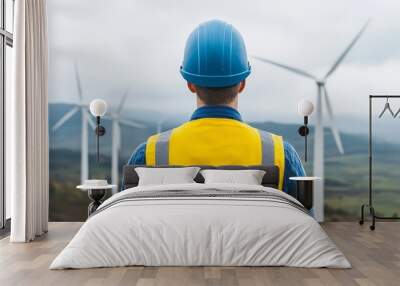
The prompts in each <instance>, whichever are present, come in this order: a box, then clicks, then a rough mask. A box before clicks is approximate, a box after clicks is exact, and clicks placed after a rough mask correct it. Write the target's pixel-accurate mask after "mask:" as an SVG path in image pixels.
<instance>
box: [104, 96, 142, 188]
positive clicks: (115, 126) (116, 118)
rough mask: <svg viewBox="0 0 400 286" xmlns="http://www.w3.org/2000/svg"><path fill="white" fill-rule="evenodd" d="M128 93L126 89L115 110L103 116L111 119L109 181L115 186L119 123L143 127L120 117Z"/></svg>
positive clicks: (117, 171)
mask: <svg viewBox="0 0 400 286" xmlns="http://www.w3.org/2000/svg"><path fill="white" fill-rule="evenodd" d="M128 93H129V90H127V91H126V92H125V93H124V95H123V96H122V99H121V101H120V103H119V105H118V108H117V110H115V111H114V112H111V113H110V115H108V116H107V115H106V116H105V118H108V119H111V121H112V150H111V182H112V184H113V185H117V186H118V181H119V150H120V149H121V124H123V125H127V126H130V127H134V128H141V129H143V128H145V126H144V125H143V124H140V123H137V122H135V121H132V120H126V119H122V118H121V113H122V109H123V107H124V104H125V100H126V97H127V96H128ZM115 191H116V190H115Z"/></svg>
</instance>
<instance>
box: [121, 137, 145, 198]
mask: <svg viewBox="0 0 400 286" xmlns="http://www.w3.org/2000/svg"><path fill="white" fill-rule="evenodd" d="M127 165H146V142H144V143H142V144H140V145H139V146H138V147H137V148H136V150H135V151H133V153H132V155H131V157H130V158H129V160H128V163H127ZM121 182H122V183H121V192H122V191H123V187H124V177H122V180H121Z"/></svg>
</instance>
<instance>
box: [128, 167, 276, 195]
mask: <svg viewBox="0 0 400 286" xmlns="http://www.w3.org/2000/svg"><path fill="white" fill-rule="evenodd" d="M136 167H143V166H138V165H137V166H128V165H126V166H124V171H123V172H124V186H123V189H124V190H125V189H129V188H133V187H136V186H137V185H138V183H139V176H138V174H137V173H136V171H135V168H136ZM157 167H159V168H179V167H182V166H157ZM197 167H200V168H201V169H221V170H247V169H253V170H263V171H265V175H264V178H263V180H262V185H263V186H265V187H271V188H278V183H279V168H278V167H277V166H262V165H257V166H219V167H213V166H197ZM194 180H195V181H196V182H197V183H204V178H203V176H202V175H201V174H200V173H199V174H198V175H197V176H196V178H195V179H194Z"/></svg>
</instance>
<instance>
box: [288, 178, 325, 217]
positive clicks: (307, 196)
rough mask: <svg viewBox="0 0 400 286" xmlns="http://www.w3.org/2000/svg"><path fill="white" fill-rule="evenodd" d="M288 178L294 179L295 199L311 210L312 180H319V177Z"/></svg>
mask: <svg viewBox="0 0 400 286" xmlns="http://www.w3.org/2000/svg"><path fill="white" fill-rule="evenodd" d="M289 180H292V181H296V184H297V189H296V199H297V200H298V201H299V202H300V203H302V204H303V206H304V207H305V208H306V209H308V210H311V209H312V208H313V197H314V195H313V193H314V181H318V180H320V178H319V177H290V178H289Z"/></svg>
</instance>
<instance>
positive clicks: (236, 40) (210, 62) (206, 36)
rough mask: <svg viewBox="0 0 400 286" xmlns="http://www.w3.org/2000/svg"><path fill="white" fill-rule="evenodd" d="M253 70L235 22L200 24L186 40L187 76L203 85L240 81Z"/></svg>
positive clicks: (183, 67)
mask: <svg viewBox="0 0 400 286" xmlns="http://www.w3.org/2000/svg"><path fill="white" fill-rule="evenodd" d="M250 72H251V68H250V64H249V62H248V60H247V53H246V46H245V44H244V41H243V38H242V36H241V35H240V33H239V31H238V30H236V29H235V28H234V27H233V26H232V25H230V24H228V23H226V22H223V21H220V20H211V21H207V22H205V23H202V24H200V25H199V26H198V27H197V28H196V29H195V30H194V31H193V32H192V33H191V34H190V36H189V38H188V39H187V41H186V47H185V55H184V59H183V64H182V66H181V74H182V76H183V78H184V79H185V80H186V81H188V82H190V83H193V84H195V85H198V86H202V87H227V86H232V85H235V84H238V83H239V82H241V81H242V80H244V79H245V78H246V77H247V76H248V75H249V74H250Z"/></svg>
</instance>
